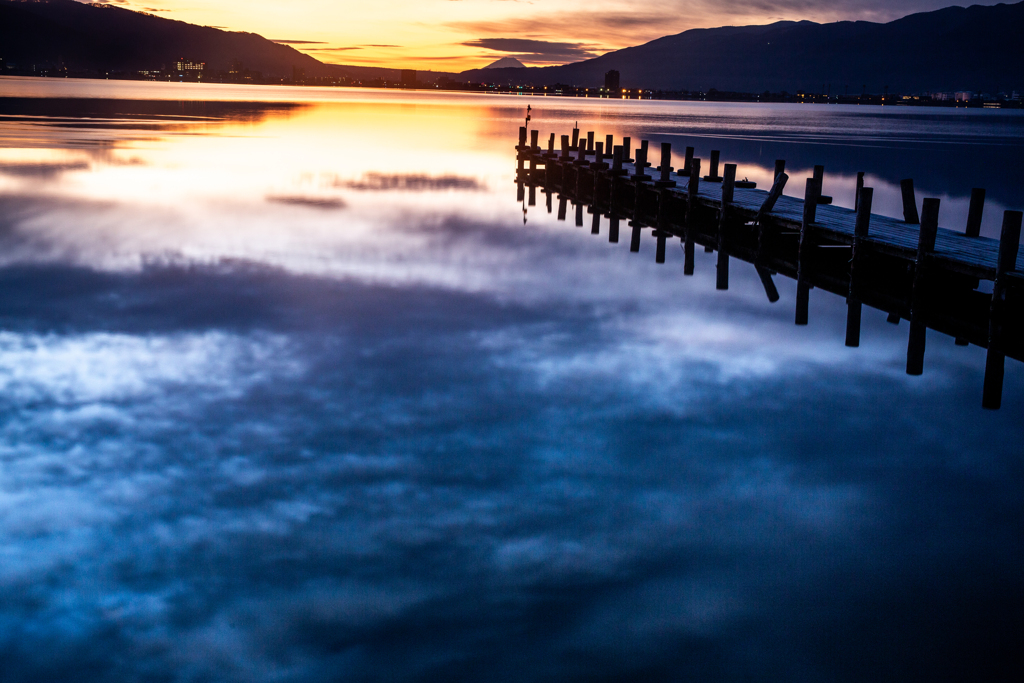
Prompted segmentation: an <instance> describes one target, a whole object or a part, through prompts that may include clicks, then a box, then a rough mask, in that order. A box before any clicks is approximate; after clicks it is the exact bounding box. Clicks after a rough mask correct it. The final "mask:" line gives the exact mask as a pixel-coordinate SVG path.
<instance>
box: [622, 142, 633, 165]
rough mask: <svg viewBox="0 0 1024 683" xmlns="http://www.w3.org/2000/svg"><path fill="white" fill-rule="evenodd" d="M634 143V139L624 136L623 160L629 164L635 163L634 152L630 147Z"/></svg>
mask: <svg viewBox="0 0 1024 683" xmlns="http://www.w3.org/2000/svg"><path fill="white" fill-rule="evenodd" d="M632 144H633V141H632V140H630V139H629V138H622V161H623V162H625V163H627V164H631V163H633V157H632V154H633V152H632V150H631V147H630V145H632Z"/></svg>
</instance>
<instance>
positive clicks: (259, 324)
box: [0, 100, 1024, 681]
mask: <svg viewBox="0 0 1024 683" xmlns="http://www.w3.org/2000/svg"><path fill="white" fill-rule="evenodd" d="M497 101H499V102H502V104H501V105H500V106H498V107H496V108H494V109H487V108H475V107H474V108H470V109H469V110H467V111H462V110H460V109H458V108H457V107H456V108H452V109H449V110H447V116H448V117H449V118H455V117H453V116H452V112H461V113H460V114H459V116H463V117H465V119H472V122H471V123H466V122H465V120H464V119H458V121H459V122H464V123H465V125H466V127H469V126H481V128H477V129H473V130H475V131H477V132H476V133H474V134H467V135H465V136H464V135H463V134H462V133H461V132H460V134H459V135H455V134H454V133H452V134H451V135H441V134H440V133H439V131H442V130H450V131H455V130H459V124H452V123H451V122H447V123H444V124H443V125H442V124H438V128H435V129H433V132H434V133H436V134H434V135H432V134H426V133H423V130H424V126H426V127H427V129H426V130H427V133H430V132H431V131H430V129H429V126H430V122H431V121H435V120H436V116H435V115H436V113H437V112H436V111H434V110H433V109H432V108H430V107H427V108H426V111H425V112H423V111H420V110H412V111H405V112H404V113H403V114H401V115H398V114H396V113H395V109H396V108H398V107H401V106H407V103H400V104H395V105H388V106H385V105H381V107H383V108H384V109H385V115H383V116H381V117H380V118H382V119H384V120H388V121H391V122H392V123H393V122H394V121H396V120H401V119H402V117H405V121H406V124H407V125H408V122H409V121H412V122H414V124H415V125H416V126H418V127H419V128H418V129H417V130H418V131H419V132H417V134H416V135H412V134H409V135H406V134H404V133H403V135H402V136H401V143H402V144H400V145H398V147H399V148H400V149H401V150H402V151H401V154H399V153H398V152H389V149H391V148H387V149H383V150H382V149H377V150H376V152H375V153H374V154H373V155H371V154H370V153H369V150H370V145H369V143H368V142H358V144H359V145H362V147H360V148H359V150H357V153H356V154H355V155H354V158H355V159H358V161H354V160H351V159H348V160H342V161H339V162H337V163H335V162H334V159H337V158H342V157H341V156H340V150H343V149H344V148H346V147H347V146H351V145H352V144H353V142H352V141H353V140H355V139H357V136H355V135H354V134H353V133H352V132H351V127H352V126H355V125H356V117H355V116H354V115H352V116H349V115H350V114H351V111H347V110H346V108H345V107H340V109H341V110H345V111H343V112H341V113H339V108H338V107H334V108H332V107H330V106H324V107H309V108H307V109H303V110H302V111H300V112H298V113H294V114H292V115H291V116H290V118H288V119H287V120H283V119H282V120H270V121H266V122H264V123H262V124H260V125H259V126H258V127H257V128H255V129H252V130H240V129H236V128H233V127H232V126H233V125H235V124H230V123H225V124H221V125H222V126H223V127H222V128H220V129H218V130H217V131H210V130H207V131H205V132H204V133H203V135H201V136H198V135H197V136H194V137H178V136H169V137H161V136H151V137H149V138H146V139H145V140H143V141H142V142H139V141H138V140H137V139H136V138H134V137H133V136H132V135H126V138H127V139H128V142H125V143H123V144H122V143H118V144H117V145H115V148H114V149H115V153H116V154H122V153H123V154H125V155H128V154H131V155H135V156H139V157H141V158H142V159H144V161H145V164H144V165H141V166H140V167H139V168H137V169H134V170H133V171H132V175H131V177H130V179H129V180H130V182H128V183H124V184H122V183H120V182H119V181H120V180H121V179H122V178H125V177H126V176H122V175H120V172H119V171H117V169H115V168H108V167H105V166H104V165H103V164H102V163H99V162H97V163H96V164H94V165H92V166H90V168H89V169H80V170H74V169H72V170H69V171H68V172H66V173H62V174H60V175H57V176H52V177H47V178H45V179H44V182H42V183H41V184H33V185H20V184H8V185H5V186H3V189H2V192H3V195H2V198H0V201H2V203H3V211H2V214H0V215H2V216H3V219H2V221H3V222H2V224H0V253H2V254H4V257H3V258H4V265H3V268H0V292H3V296H2V297H0V329H2V330H3V331H2V332H0V510H2V511H3V514H0V539H2V542H0V553H2V561H0V585H2V587H3V589H2V590H0V596H2V597H0V634H3V635H2V636H0V657H2V659H3V661H4V671H5V674H4V675H5V676H6V677H7V678H10V679H11V680H27V679H34V680H41V679H43V680H45V679H54V680H55V679H58V678H68V677H70V676H72V675H79V676H83V677H88V678H91V679H94V680H125V679H150V678H152V679H175V680H177V679H181V680H195V679H213V680H257V679H258V680H264V679H270V678H281V679H285V680H324V679H327V680H332V679H335V680H336V679H343V680H356V681H359V680H376V679H378V678H380V677H388V678H391V679H395V680H446V681H449V680H467V681H469V680H481V679H489V678H493V677H494V675H495V672H496V671H498V672H504V671H508V672H514V677H515V678H516V679H517V680H525V681H541V680H555V679H557V680H601V679H616V678H627V677H628V678H644V679H647V680H678V679H679V678H682V677H697V678H700V679H702V680H740V679H754V680H797V679H830V680H863V679H864V678H869V677H870V678H874V679H878V680H904V679H906V678H908V677H915V678H936V677H941V676H943V675H946V674H947V673H948V672H950V671H964V670H969V671H970V672H971V673H972V674H973V673H977V674H978V675H980V676H984V675H985V674H986V673H987V672H989V671H990V670H991V667H993V666H994V665H995V663H998V662H1005V661H1009V660H1010V658H1011V657H1012V656H1013V655H1012V653H1013V652H1014V651H1015V650H1014V647H1015V643H1014V642H1013V640H1014V639H1013V634H1015V633H1016V632H1017V630H1018V629H1016V625H1017V623H1018V622H1019V614H1020V613H1021V611H1020V607H1021V606H1022V605H1021V602H1022V595H1021V590H1020V587H1021V583H1020V578H1019V572H1018V567H1019V564H1020V559H1021V557H1022V555H1024V553H1022V550H1024V548H1022V547H1021V538H1024V536H1022V534H1020V528H1019V526H1020V524H1019V520H1020V519H1024V516H1022V514H1021V513H1022V512H1024V510H1022V507H1024V506H1022V499H1021V496H1020V490H1021V484H1022V483H1024V482H1022V475H1024V472H1022V470H1021V468H1020V465H1019V443H1020V436H1021V427H1020V424H1019V420H1018V419H1017V416H1018V415H1019V414H1020V406H1021V405H1024V381H1022V380H1024V373H1022V372H1021V370H1020V368H1019V366H1018V364H1010V365H1008V367H1007V373H1008V376H1007V390H1006V394H1005V395H1004V409H1003V411H1001V412H1000V413H995V414H993V413H983V412H981V411H980V410H979V409H977V408H976V406H977V403H978V390H979V386H980V379H979V378H980V371H981V368H982V366H983V362H984V361H983V355H982V354H981V353H976V352H977V351H978V350H977V349H967V350H965V349H959V348H955V347H953V346H952V342H951V341H949V340H946V341H947V342H948V343H946V344H944V343H942V341H941V340H942V337H941V335H934V336H932V337H930V339H929V355H928V359H927V365H928V367H927V373H926V375H925V376H924V377H923V378H907V377H906V376H905V375H904V374H903V368H902V363H903V359H904V356H903V354H904V353H905V338H904V337H903V336H901V332H904V333H905V330H900V329H899V328H894V327H892V326H889V325H886V324H885V323H884V322H883V316H881V315H874V314H873V313H872V312H865V321H864V343H863V347H862V348H860V349H853V350H850V349H845V348H844V347H843V346H842V335H841V333H842V321H843V320H844V316H845V309H844V308H843V306H842V302H841V301H839V300H838V299H836V298H834V297H829V296H827V295H819V294H818V293H815V294H814V295H812V325H811V327H809V328H800V329H798V328H794V327H793V326H792V311H791V309H790V308H786V306H788V305H790V304H791V302H792V300H793V293H792V291H791V287H790V286H789V284H788V283H784V282H780V283H779V285H780V290H781V291H782V294H783V300H782V302H780V303H779V304H777V305H774V306H772V305H769V304H768V303H767V302H766V301H765V300H764V298H763V297H764V295H763V293H762V292H761V291H760V289H759V284H758V280H757V278H756V275H754V274H753V272H752V271H750V272H748V270H747V269H746V268H743V267H737V268H736V269H735V270H734V272H733V273H732V280H731V285H732V288H731V290H730V291H729V292H727V293H723V292H715V290H714V275H713V268H712V260H711V258H710V257H706V256H705V255H703V254H700V255H699V260H698V264H697V268H698V269H697V274H696V276H695V277H693V278H685V279H684V278H682V277H681V272H680V271H681V257H677V258H676V259H672V258H671V255H670V258H669V263H667V264H665V265H664V266H657V265H655V264H654V263H653V260H654V259H653V253H652V245H651V244H650V243H649V242H644V244H643V248H642V250H641V254H640V255H638V256H637V255H630V254H628V252H627V251H626V247H625V244H619V245H617V246H611V245H608V244H607V241H606V240H607V237H606V235H602V236H600V237H598V238H592V237H591V236H590V235H585V234H583V233H584V231H581V230H577V229H575V228H572V227H570V226H569V225H567V224H565V223H558V222H557V221H554V220H552V218H551V217H549V216H548V215H547V214H544V213H543V209H540V210H534V211H531V213H530V222H529V223H528V224H527V226H525V227H524V226H522V224H521V221H520V215H519V207H518V206H517V205H516V204H515V203H514V202H513V201H512V198H513V196H514V195H513V192H514V191H515V188H514V185H512V182H511V179H512V172H513V170H514V169H513V165H512V163H510V155H509V154H508V142H509V141H511V140H513V139H514V137H513V136H512V135H511V133H512V132H513V131H514V126H515V125H517V124H516V121H515V120H514V119H512V118H511V117H509V116H506V114H507V113H508V112H511V111H512V109H511V105H510V106H509V107H506V105H505V104H504V103H503V101H501V100H497ZM514 104H515V105H516V106H518V102H515V103H514ZM478 119H479V120H483V121H487V122H489V123H488V125H493V126H494V130H504V131H505V133H506V135H505V138H498V142H497V143H495V144H494V145H493V146H491V143H482V142H481V140H489V139H490V136H491V135H492V134H493V131H492V130H491V129H489V128H488V129H486V130H484V129H483V128H484V127H483V126H482V125H481V124H480V123H479V121H478ZM424 122H426V123H424ZM342 124H344V125H342ZM246 125H248V124H246ZM367 125H368V126H369V127H370V128H371V130H370V133H373V132H374V129H373V125H376V124H373V125H370V124H367ZM357 130H358V128H357ZM214 133H215V134H214ZM243 133H244V134H245V137H244V139H243V138H242V137H237V136H236V134H238V135H239V136H240V135H242V134H243ZM53 135H54V137H55V138H60V134H58V133H53ZM379 139H380V138H372V139H371V141H375V142H376V141H379ZM197 141H198V142H197ZM236 143H237V146H236ZM409 145H412V146H411V147H410V146H409ZM200 149H208V150H211V151H209V152H206V153H205V154H204V155H198V152H197V150H200ZM245 150H248V151H245ZM235 151H239V153H240V154H241V153H244V154H243V155H242V156H241V157H239V156H236V155H234V154H232V152H235ZM192 154H197V156H194V157H190V155H192ZM190 158H192V159H193V160H192V161H189V159H190ZM435 162H436V164H435ZM471 173H472V174H475V175H472V176H471V175H470V174H471ZM371 174H377V175H378V177H382V178H395V177H403V178H404V177H411V178H420V177H427V178H430V179H438V178H445V177H456V178H470V177H472V179H473V180H474V181H475V182H477V183H478V185H477V186H476V187H473V188H472V191H454V192H450V191H448V188H447V187H433V186H431V187H429V188H422V189H418V190H417V191H415V192H409V191H406V190H405V189H402V188H401V187H396V188H394V189H392V188H388V189H382V190H377V191H372V192H366V191H360V190H359V189H358V188H353V187H341V188H339V187H336V186H335V178H351V179H358V178H367V177H372V176H371ZM357 182H358V181H357ZM388 182H390V181H388ZM417 182H418V181H417ZM398 185H402V183H401V182H399V183H398ZM461 189H466V190H469V189H470V188H469V187H466V188H456V190H461ZM277 192H281V193H288V194H282V195H279V196H286V197H301V198H308V197H315V198H319V197H324V198H329V197H337V198H339V199H341V200H343V201H345V202H346V204H347V208H346V209H345V210H344V211H311V210H309V209H308V208H307V207H304V206H295V205H291V204H288V203H284V204H280V203H268V202H266V201H265V197H266V196H267V195H268V193H277ZM271 196H273V195H271ZM605 227H606V226H605ZM787 302H789V303H787ZM936 652H941V653H943V654H942V655H941V656H936V655H935V653H936Z"/></svg>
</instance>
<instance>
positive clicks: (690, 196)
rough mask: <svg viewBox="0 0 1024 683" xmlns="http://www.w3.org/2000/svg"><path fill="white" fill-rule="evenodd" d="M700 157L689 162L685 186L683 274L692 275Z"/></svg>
mask: <svg viewBox="0 0 1024 683" xmlns="http://www.w3.org/2000/svg"><path fill="white" fill-rule="evenodd" d="M699 186H700V159H697V158H694V159H693V161H692V162H690V182H689V184H688V185H687V187H686V240H685V242H684V246H683V250H684V252H685V255H684V257H683V275H693V237H694V232H695V231H696V230H697V192H698V190H699V189H700V187H699Z"/></svg>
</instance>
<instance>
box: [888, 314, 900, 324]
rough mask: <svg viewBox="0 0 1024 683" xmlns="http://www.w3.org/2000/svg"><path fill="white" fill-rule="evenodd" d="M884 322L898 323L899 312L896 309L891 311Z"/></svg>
mask: <svg viewBox="0 0 1024 683" xmlns="http://www.w3.org/2000/svg"><path fill="white" fill-rule="evenodd" d="M885 322H887V323H889V324H890V325H899V324H900V314H899V313H897V312H896V311H891V312H890V313H889V315H887V316H886V317H885Z"/></svg>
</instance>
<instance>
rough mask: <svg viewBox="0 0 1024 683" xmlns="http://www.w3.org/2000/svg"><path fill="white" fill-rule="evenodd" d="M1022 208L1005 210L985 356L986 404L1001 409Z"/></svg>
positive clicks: (984, 396)
mask: <svg viewBox="0 0 1024 683" xmlns="http://www.w3.org/2000/svg"><path fill="white" fill-rule="evenodd" d="M1021 218H1022V214H1021V212H1020V211H1005V212H1003V227H1002V229H1001V231H1000V233H999V256H998V258H997V260H996V277H995V282H993V284H992V303H991V306H990V309H989V327H988V330H989V331H988V356H987V357H986V359H985V388H984V394H983V396H982V407H983V408H988V409H990V410H998V409H999V407H1000V405H1001V404H1002V396H1003V365H1004V362H1005V358H1006V355H1005V352H1004V350H1003V324H1004V317H1005V313H1004V308H1005V305H1006V294H1007V290H1008V288H1009V287H1008V285H1007V279H1008V277H1007V276H1008V274H1009V273H1012V272H1013V271H1014V269H1015V268H1016V265H1017V252H1018V251H1019V249H1020V229H1021Z"/></svg>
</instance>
